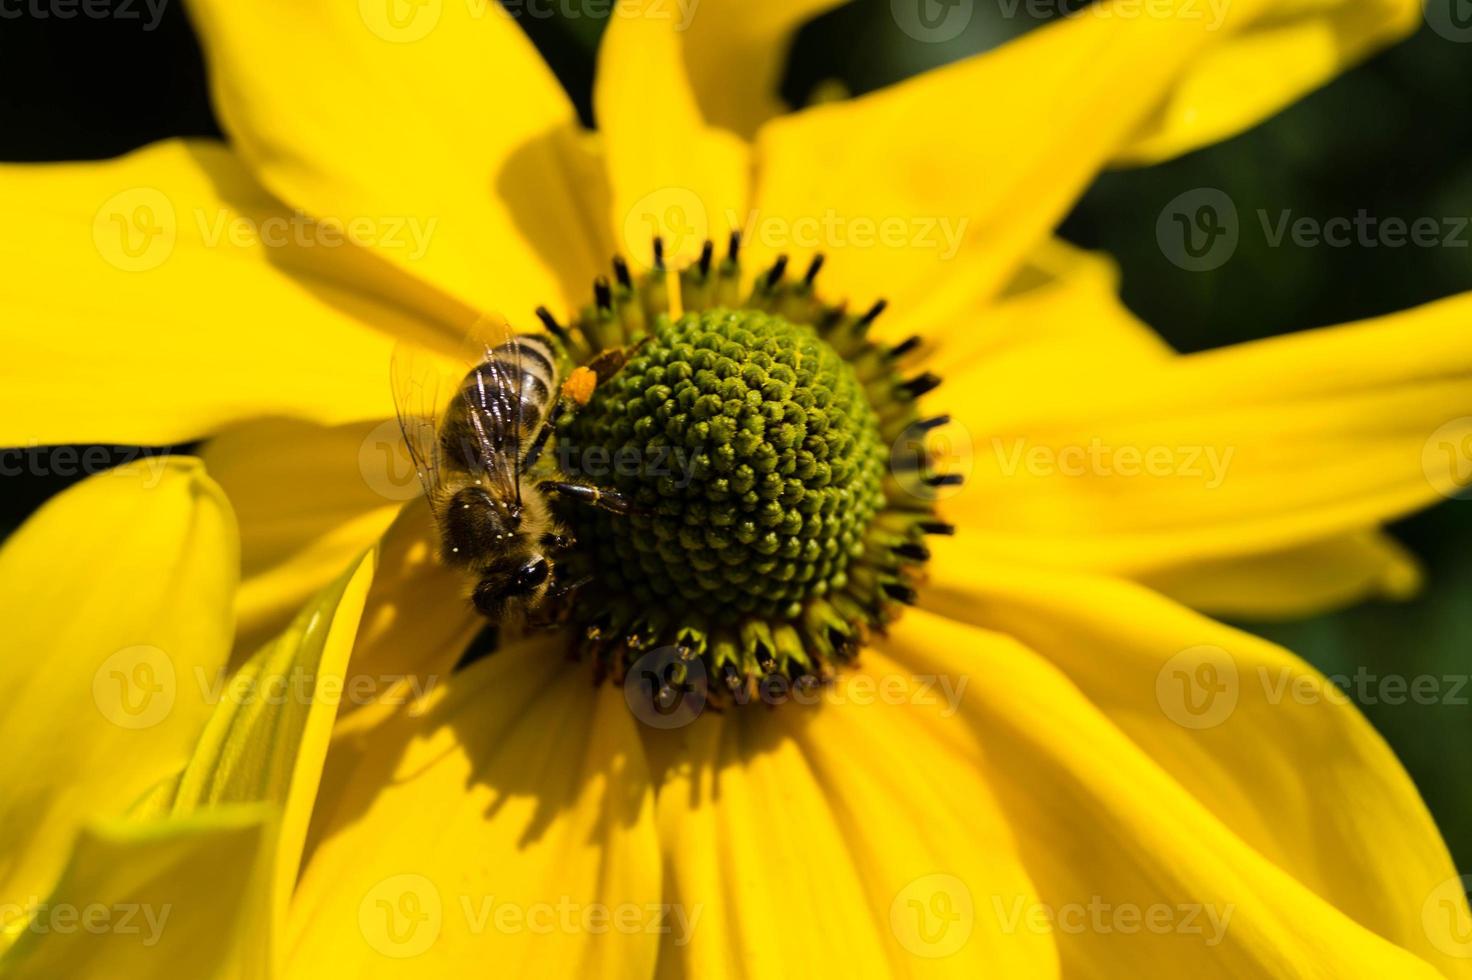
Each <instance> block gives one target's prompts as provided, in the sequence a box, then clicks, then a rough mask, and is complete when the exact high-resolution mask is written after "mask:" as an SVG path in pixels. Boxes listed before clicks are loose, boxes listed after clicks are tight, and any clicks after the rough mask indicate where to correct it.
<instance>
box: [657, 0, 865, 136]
mask: <svg viewBox="0 0 1472 980" xmlns="http://www.w3.org/2000/svg"><path fill="white" fill-rule="evenodd" d="M841 2H842V0H699V3H698V5H697V4H696V3H689V2H687V3H685V4H683V5H682V4H669V5H668V9H669V10H670V11H671V12H672V14H671V16H673V17H675V19H676V22H677V25H676V29H677V30H680V31H681V34H680V36H681V38H682V40H683V41H684V52H685V68H686V70H687V71H688V72H689V74H690V88H691V89H692V90H693V91H694V93H695V97H696V100H697V101H698V102H699V103H700V111H701V114H702V115H703V116H704V117H705V118H706V119H707V120H708V121H709V122H710V123H711V125H713V126H720V127H721V128H723V129H729V130H731V131H732V132H735V133H737V134H739V135H741V136H745V137H750V136H751V135H752V134H754V133H755V132H756V129H757V127H758V126H759V125H760V124H761V123H763V122H765V121H766V120H767V119H770V118H771V117H772V116H776V115H780V114H781V113H783V112H786V111H787V105H786V103H784V102H783V101H782V99H781V97H780V96H778V94H777V88H778V86H779V85H780V84H781V83H782V71H783V69H784V68H785V67H786V65H787V56H788V53H789V48H790V47H791V42H792V35H793V34H795V33H796V31H797V29H798V28H799V27H801V26H802V25H803V24H804V23H805V22H807V21H809V20H812V19H813V18H814V17H817V16H818V15H819V14H821V13H823V12H824V11H826V10H828V9H830V8H832V7H837V6H839V5H840V3H841ZM681 11H684V12H685V13H684V15H683V17H681V14H680V12H681Z"/></svg>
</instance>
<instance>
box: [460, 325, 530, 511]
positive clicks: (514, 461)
mask: <svg viewBox="0 0 1472 980" xmlns="http://www.w3.org/2000/svg"><path fill="white" fill-rule="evenodd" d="M464 347H465V351H466V354H467V356H469V357H471V358H472V359H473V363H472V365H471V367H470V368H469V371H468V372H467V373H466V375H465V377H464V380H463V383H462V386H461V389H460V390H461V394H462V396H463V398H464V400H465V408H466V421H467V422H468V423H469V424H468V428H469V429H470V430H471V431H472V432H473V433H474V438H475V440H476V442H477V446H476V448H477V450H478V452H477V453H475V455H476V456H477V457H478V462H479V463H480V465H481V468H482V473H483V475H484V476H485V478H486V481H487V482H488V483H489V484H490V490H491V494H492V496H494V497H496V498H497V499H500V500H515V501H516V502H517V503H518V504H520V503H521V446H522V427H523V416H524V406H523V402H522V395H523V389H522V386H523V384H524V379H525V376H524V375H523V374H522V359H521V341H520V340H518V339H517V336H516V332H515V331H514V330H512V329H511V326H510V325H509V324H508V323H507V322H506V321H505V320H504V319H502V318H500V317H482V318H481V319H479V320H477V321H476V322H475V324H474V325H472V326H471V328H470V332H469V333H468V335H467V336H466V340H465V344H464Z"/></svg>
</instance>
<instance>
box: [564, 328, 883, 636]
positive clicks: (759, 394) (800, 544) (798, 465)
mask: <svg viewBox="0 0 1472 980" xmlns="http://www.w3.org/2000/svg"><path fill="white" fill-rule="evenodd" d="M578 448H582V449H583V452H582V453H581V454H577V453H574V452H570V450H576V449H578ZM560 450H561V452H562V455H561V456H560V457H559V458H560V459H561V460H563V461H564V463H565V465H567V464H570V465H569V468H572V467H577V466H579V465H581V466H582V468H583V469H584V470H585V471H586V472H585V473H584V474H580V475H585V476H587V477H590V478H592V479H594V480H597V481H598V482H600V483H603V482H606V481H605V479H604V478H606V477H609V476H611V477H612V481H611V484H612V486H614V487H616V488H617V489H618V490H619V491H620V492H622V493H623V494H624V495H625V496H627V497H629V498H631V499H632V500H633V501H634V502H635V503H636V504H637V505H638V506H639V507H640V508H641V509H642V510H644V511H646V512H647V515H648V516H647V517H643V518H640V517H635V518H634V519H626V518H624V517H617V516H614V515H611V514H606V513H598V512H592V511H583V512H582V513H581V514H579V515H578V519H577V524H576V532H577V536H578V539H579V540H581V541H586V542H589V543H590V549H589V550H590V553H591V554H592V556H593V559H594V563H595V565H596V575H597V576H598V578H599V580H600V581H602V582H604V583H605V584H606V585H607V586H609V587H611V588H613V589H617V590H618V591H620V592H622V593H624V594H626V595H628V596H630V597H632V598H633V599H634V600H635V601H637V602H640V603H647V604H650V605H654V604H658V603H664V604H666V605H667V607H668V609H669V611H670V612H671V613H673V614H675V615H677V616H686V615H689V614H691V613H698V614H699V615H702V616H704V617H706V618H708V619H709V620H710V621H711V622H712V623H734V622H737V621H739V620H740V619H741V618H742V617H746V616H760V617H764V618H768V619H773V620H782V621H789V620H795V619H797V618H798V617H800V616H801V615H802V608H803V603H804V602H805V601H806V600H808V599H811V598H813V597H815V596H823V595H827V594H828V593H829V592H831V591H833V590H835V589H842V588H843V587H844V586H845V585H846V584H847V581H848V568H849V565H850V563H851V561H852V560H853V559H855V558H858V557H860V556H861V555H862V554H863V547H864V535H865V533H866V531H867V530H868V528H869V525H870V523H871V521H872V520H873V517H874V515H875V514H876V513H878V512H879V510H880V509H881V508H883V506H884V494H883V492H882V490H881V488H880V483H881V480H882V478H883V475H884V466H885V458H886V452H885V448H884V447H883V446H882V445H881V443H880V438H879V419H878V416H877V415H876V414H875V413H874V409H873V408H872V407H871V406H870V405H869V403H868V401H867V400H866V398H865V395H864V392H863V389H862V388H861V387H860V385H859V381H858V378H857V376H856V375H855V373H854V370H853V367H852V366H851V365H849V364H847V363H846V362H845V361H844V360H843V359H842V358H840V357H839V356H838V354H837V353H836V352H835V351H834V350H833V348H831V347H829V346H828V345H827V344H825V343H824V342H823V341H822V340H821V339H820V338H819V337H818V335H817V332H816V331H815V330H814V329H813V328H812V327H810V326H807V325H800V324H792V323H789V322H788V321H787V320H785V319H783V318H782V317H781V316H777V315H773V314H768V313H763V312H760V311H756V310H728V309H724V308H719V309H713V310H708V311H705V312H702V313H686V314H685V315H683V316H681V317H680V318H679V319H677V320H670V319H668V318H665V319H662V320H661V321H659V322H658V323H657V324H656V325H655V327H654V330H653V333H652V335H651V337H650V339H649V340H648V341H647V342H646V343H645V344H644V345H643V346H641V347H640V348H639V350H638V352H637V353H636V354H635V355H634V356H633V357H632V358H631V359H630V360H629V362H628V364H627V365H625V366H624V368H623V370H622V371H620V372H619V373H618V374H617V375H616V376H614V377H613V378H612V379H610V380H609V381H608V382H607V383H605V384H602V385H600V386H599V387H598V388H597V390H596V391H595V393H594V395H593V398H592V401H591V402H590V403H589V404H588V406H587V407H586V408H585V409H584V410H583V411H581V412H579V413H577V414H576V415H575V416H574V420H573V422H572V424H571V425H569V426H568V427H567V428H566V430H565V432H564V434H563V441H562V443H561V445H560ZM579 455H581V457H582V459H581V460H579V459H578V456H579ZM600 469H601V470H602V471H603V472H599V470H600Z"/></svg>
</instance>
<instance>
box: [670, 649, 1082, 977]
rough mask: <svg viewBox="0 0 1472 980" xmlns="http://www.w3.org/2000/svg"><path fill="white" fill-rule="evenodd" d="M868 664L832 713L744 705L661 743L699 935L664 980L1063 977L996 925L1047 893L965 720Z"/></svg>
mask: <svg viewBox="0 0 1472 980" xmlns="http://www.w3.org/2000/svg"><path fill="white" fill-rule="evenodd" d="M864 658H865V669H864V670H863V671H861V672H859V673H857V674H852V673H851V674H845V675H841V676H840V678H839V679H838V681H837V682H836V684H835V686H833V687H831V688H828V689H826V690H824V691H822V692H821V693H820V694H817V695H813V696H812V697H813V698H814V699H815V700H818V701H821V702H822V703H821V704H819V705H818V706H816V707H813V706H810V705H809V704H781V705H779V706H777V707H775V708H773V709H771V710H768V709H767V708H766V707H764V706H762V705H753V706H746V707H741V708H735V709H730V710H728V711H726V712H725V713H724V714H723V715H721V716H708V717H703V718H700V719H698V720H697V721H696V722H695V723H694V724H693V725H691V726H689V727H688V728H685V729H680V730H676V731H672V732H654V733H650V732H646V741H652V742H656V743H672V744H663V745H656V747H655V750H654V752H653V753H652V754H653V755H654V756H655V757H659V756H661V755H663V756H666V757H671V758H674V759H677V760H678V762H676V763H675V764H674V765H673V767H672V771H671V772H670V773H669V775H668V776H667V778H666V779H665V780H664V782H663V783H662V785H661V787H660V791H659V799H658V809H659V820H660V832H661V842H662V843H663V845H664V855H665V870H666V875H667V876H668V880H670V881H671V883H672V884H671V887H672V897H673V898H674V899H675V900H676V901H677V902H678V905H679V906H683V907H684V908H685V909H686V910H687V915H688V918H689V920H690V921H691V922H692V923H693V926H692V927H691V928H689V929H688V930H686V931H685V933H684V934H683V935H681V936H673V935H672V936H670V937H667V938H666V941H665V943H664V946H663V948H662V950H661V954H660V957H661V958H660V973H661V975H664V976H692V975H697V974H698V975H701V976H705V975H713V976H717V975H731V976H772V975H804V976H826V975H844V976H876V977H887V976H957V977H977V976H988V975H996V976H1009V977H1010V976H1018V977H1021V976H1026V977H1047V976H1053V975H1056V974H1057V971H1058V964H1057V960H1056V953H1055V951H1054V948H1053V942H1052V939H1051V937H1049V936H1047V935H1046V934H1043V933H1040V932H1035V931H1026V930H1021V931H1018V930H1009V929H1007V928H1006V925H1005V923H1003V922H1001V921H999V919H998V917H997V916H996V915H994V914H993V912H992V908H991V906H992V903H993V902H1005V903H1008V904H1011V903H1014V902H1015V903H1018V904H1023V905H1026V904H1031V903H1035V902H1036V901H1037V894H1036V892H1035V890H1034V889H1033V886H1032V883H1031V882H1030V881H1029V879H1028V874H1027V871H1026V869H1025V868H1024V867H1022V865H1021V864H1020V862H1019V860H1018V856H1017V853H1016V850H1015V847H1014V844H1013V841H1012V831H1011V830H1010V829H1009V828H1008V826H1007V821H1006V819H1005V817H1004V815H1003V814H1002V812H1001V811H1000V810H999V808H998V806H997V804H996V802H995V801H994V800H993V798H992V796H991V793H990V791H989V790H988V788H987V787H986V785H985V783H984V782H983V781H982V779H981V778H980V775H979V773H977V772H976V770H975V769H974V767H973V765H972V763H971V761H970V758H969V757H967V756H963V755H961V754H958V752H957V751H956V749H955V745H956V744H957V742H958V741H961V740H964V739H966V737H967V736H966V733H965V730H964V727H963V726H962V725H961V723H960V719H958V718H956V717H954V715H955V707H956V706H955V704H953V703H949V704H948V702H947V701H946V700H945V699H943V698H942V697H941V696H940V692H939V691H938V690H937V689H936V688H935V687H934V686H933V685H932V683H931V682H932V681H933V680H934V678H922V677H917V676H916V675H914V674H913V673H912V672H909V671H906V670H903V669H902V668H900V667H899V666H898V665H896V664H894V663H892V662H891V661H890V660H889V659H888V658H886V657H885V656H884V655H883V654H882V653H881V652H880V651H879V650H868V651H865V654H864ZM950 693H956V692H950ZM790 697H791V698H792V699H794V700H796V699H798V698H800V697H803V696H801V695H797V694H795V693H793V694H791V695H790ZM974 751H975V750H974V748H973V752H974ZM794 909H798V910H801V911H800V913H798V914H797V921H794V911H793V910H794ZM697 915H698V918H697Z"/></svg>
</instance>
